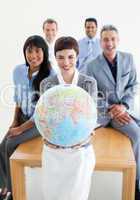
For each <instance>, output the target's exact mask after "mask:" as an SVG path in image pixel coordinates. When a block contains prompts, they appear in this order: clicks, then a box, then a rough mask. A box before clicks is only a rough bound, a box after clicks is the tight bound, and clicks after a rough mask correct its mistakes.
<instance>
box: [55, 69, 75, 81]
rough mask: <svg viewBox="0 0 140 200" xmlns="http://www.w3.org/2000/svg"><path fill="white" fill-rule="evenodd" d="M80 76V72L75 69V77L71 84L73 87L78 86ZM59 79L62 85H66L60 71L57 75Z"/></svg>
mask: <svg viewBox="0 0 140 200" xmlns="http://www.w3.org/2000/svg"><path fill="white" fill-rule="evenodd" d="M78 76H79V72H78V70H77V69H75V72H74V77H73V80H72V83H71V84H73V85H77V84H78ZM57 78H58V81H59V83H60V84H66V83H65V81H64V79H63V76H62V74H61V72H60V71H59V72H58V73H57Z"/></svg>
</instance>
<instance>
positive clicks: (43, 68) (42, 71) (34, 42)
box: [23, 35, 51, 101]
mask: <svg viewBox="0 0 140 200" xmlns="http://www.w3.org/2000/svg"><path fill="white" fill-rule="evenodd" d="M33 46H34V47H37V48H41V49H42V50H43V62H42V63H41V65H40V68H39V72H38V74H37V76H36V77H35V79H34V80H33V85H32V86H33V89H34V90H35V92H36V93H35V96H34V101H37V100H38V98H39V88H40V82H41V81H42V80H43V79H44V78H45V77H48V76H49V75H50V71H51V65H50V62H49V54H48V46H47V44H46V42H45V40H44V39H43V38H42V37H41V36H39V35H33V36H30V37H29V38H27V40H26V41H25V44H24V46H23V53H24V58H25V61H26V65H27V66H29V63H28V61H27V59H26V54H25V52H26V49H27V48H28V47H30V48H32V47H33ZM29 67H30V66H29Z"/></svg>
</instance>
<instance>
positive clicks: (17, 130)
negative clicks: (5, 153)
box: [7, 127, 23, 138]
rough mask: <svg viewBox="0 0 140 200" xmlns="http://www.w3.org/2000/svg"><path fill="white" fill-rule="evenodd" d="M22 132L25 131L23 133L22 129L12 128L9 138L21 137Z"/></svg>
mask: <svg viewBox="0 0 140 200" xmlns="http://www.w3.org/2000/svg"><path fill="white" fill-rule="evenodd" d="M22 132H23V131H22V129H21V127H16V128H10V130H9V133H8V135H7V137H8V138H10V137H14V136H17V135H20V134H22Z"/></svg>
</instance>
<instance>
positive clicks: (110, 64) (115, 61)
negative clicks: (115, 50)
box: [103, 53, 117, 67]
mask: <svg viewBox="0 0 140 200" xmlns="http://www.w3.org/2000/svg"><path fill="white" fill-rule="evenodd" d="M103 56H104V58H105V60H106V61H107V63H108V65H109V66H111V67H113V66H117V54H116V55H115V58H114V59H113V64H112V63H111V62H110V61H109V60H108V59H107V57H106V56H105V55H104V53H103Z"/></svg>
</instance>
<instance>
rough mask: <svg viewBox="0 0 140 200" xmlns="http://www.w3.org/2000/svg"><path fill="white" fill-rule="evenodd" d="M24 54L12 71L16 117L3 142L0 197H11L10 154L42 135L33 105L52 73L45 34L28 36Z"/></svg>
mask: <svg viewBox="0 0 140 200" xmlns="http://www.w3.org/2000/svg"><path fill="white" fill-rule="evenodd" d="M23 53H24V57H25V63H24V64H21V65H18V66H16V67H15V69H14V72H13V79H14V86H15V87H14V90H15V91H14V101H15V111H14V119H13V122H12V124H11V126H10V127H9V130H8V132H7V134H6V136H5V137H4V139H3V140H2V142H1V144H0V188H1V192H0V200H2V199H5V198H6V199H7V200H11V199H12V195H11V193H10V192H11V191H12V190H11V178H10V164H9V158H10V156H11V155H12V153H13V152H14V150H15V149H16V148H17V146H18V145H19V144H21V143H23V142H25V141H27V140H30V139H32V138H34V137H37V136H39V135H40V134H39V132H38V130H37V129H36V126H35V124H34V121H33V113H34V107H35V104H36V102H37V100H38V98H39V86H40V82H41V81H42V80H43V79H44V78H45V77H47V76H49V75H50V74H51V73H52V69H51V66H50V63H49V60H48V47H47V45H46V42H45V41H44V39H43V38H42V37H40V36H37V35H34V36H31V37H29V38H28V39H27V40H26V41H25V44H24V47H23ZM9 194H10V195H9ZM7 195H8V196H7Z"/></svg>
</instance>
